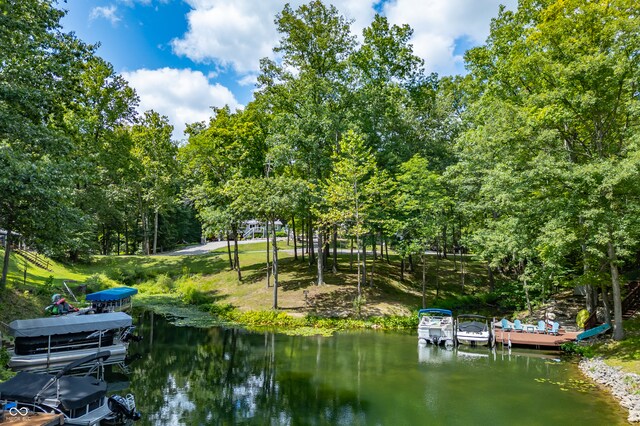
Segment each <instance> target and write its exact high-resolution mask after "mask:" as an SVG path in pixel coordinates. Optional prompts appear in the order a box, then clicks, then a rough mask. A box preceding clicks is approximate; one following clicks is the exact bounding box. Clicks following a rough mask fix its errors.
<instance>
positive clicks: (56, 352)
mask: <svg viewBox="0 0 640 426" xmlns="http://www.w3.org/2000/svg"><path fill="white" fill-rule="evenodd" d="M134 329H135V327H134V326H133V321H132V318H131V316H129V315H128V314H126V313H124V312H112V313H106V314H100V315H74V316H62V317H45V318H34V319H28V320H15V321H12V322H11V323H10V324H9V334H10V335H11V336H13V337H14V344H13V347H9V348H8V353H9V367H10V368H11V369H13V370H28V371H57V370H60V369H61V368H64V367H65V366H66V365H67V364H69V363H71V362H73V361H76V360H78V359H81V358H84V357H87V356H89V355H91V354H95V353H96V352H100V351H105V350H106V351H109V352H110V356H109V358H108V359H107V360H106V361H105V362H106V363H107V364H121V363H123V362H124V359H125V357H126V354H127V349H128V345H129V341H130V340H132V338H137V336H134V335H133V334H132V332H133V330H134Z"/></svg>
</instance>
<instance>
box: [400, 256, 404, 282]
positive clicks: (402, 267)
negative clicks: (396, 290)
mask: <svg viewBox="0 0 640 426" xmlns="http://www.w3.org/2000/svg"><path fill="white" fill-rule="evenodd" d="M400 281H403V282H404V255H402V259H400Z"/></svg>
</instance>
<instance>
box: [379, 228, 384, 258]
mask: <svg viewBox="0 0 640 426" xmlns="http://www.w3.org/2000/svg"><path fill="white" fill-rule="evenodd" d="M380 260H384V237H383V235H382V229H381V230H380Z"/></svg>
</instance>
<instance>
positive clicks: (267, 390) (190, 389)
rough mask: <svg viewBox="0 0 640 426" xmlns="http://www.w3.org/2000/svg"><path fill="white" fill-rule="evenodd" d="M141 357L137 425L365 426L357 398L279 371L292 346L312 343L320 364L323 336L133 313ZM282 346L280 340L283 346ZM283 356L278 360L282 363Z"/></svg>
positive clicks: (292, 354) (134, 379) (136, 373)
mask: <svg viewBox="0 0 640 426" xmlns="http://www.w3.org/2000/svg"><path fill="white" fill-rule="evenodd" d="M137 323H138V324H139V332H140V333H141V334H142V335H143V336H144V339H143V341H142V342H140V343H139V344H137V345H136V346H132V347H131V348H132V349H133V350H134V351H136V352H138V353H140V354H141V358H140V359H139V360H138V361H136V362H134V363H133V364H132V365H131V366H130V368H131V383H132V387H131V390H132V392H133V393H134V394H135V395H136V401H137V402H138V408H139V409H140V410H141V411H142V412H144V413H145V416H144V418H143V420H142V424H152V425H177V424H184V425H204V424H235V423H251V424H327V423H330V424H357V423H363V422H365V418H364V414H363V411H362V408H363V407H362V406H361V404H360V403H359V402H358V398H357V395H356V394H355V393H354V392H352V391H348V390H343V391H338V390H336V389H329V388H326V387H325V386H323V385H322V384H320V383H317V382H316V381H314V380H313V375H312V374H311V373H297V372H292V371H291V370H287V371H283V372H281V373H280V372H278V363H279V362H280V363H283V362H284V363H286V364H296V363H299V362H306V360H305V361H302V360H297V359H296V358H297V357H296V355H297V353H298V352H299V351H298V350H297V349H299V347H298V348H297V347H296V346H299V344H300V343H304V346H305V349H304V350H305V357H306V355H307V354H308V353H307V351H308V350H309V349H310V348H308V347H307V346H308V345H310V344H315V345H316V358H317V359H320V355H321V349H322V345H323V343H324V342H323V338H318V339H316V338H305V342H301V341H300V339H296V338H292V339H291V344H289V345H286V346H278V347H276V346H277V345H276V341H275V335H274V334H273V333H270V332H265V333H264V334H262V335H259V334H255V333H248V332H246V331H243V330H239V329H233V328H210V329H198V328H190V327H175V326H173V325H171V324H169V323H168V322H167V321H166V320H165V319H163V318H162V317H160V316H157V315H156V316H154V315H153V314H152V313H149V312H145V313H142V314H140V315H139V316H138V318H137ZM280 343H282V342H280ZM280 357H281V358H282V359H281V360H280V359H279V358H280Z"/></svg>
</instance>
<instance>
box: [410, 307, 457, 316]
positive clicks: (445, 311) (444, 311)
mask: <svg viewBox="0 0 640 426" xmlns="http://www.w3.org/2000/svg"><path fill="white" fill-rule="evenodd" d="M427 314H440V315H449V316H453V313H452V312H451V311H450V310H448V309H438V308H428V309H420V310H419V311H418V317H421V316H422V315H427Z"/></svg>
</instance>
